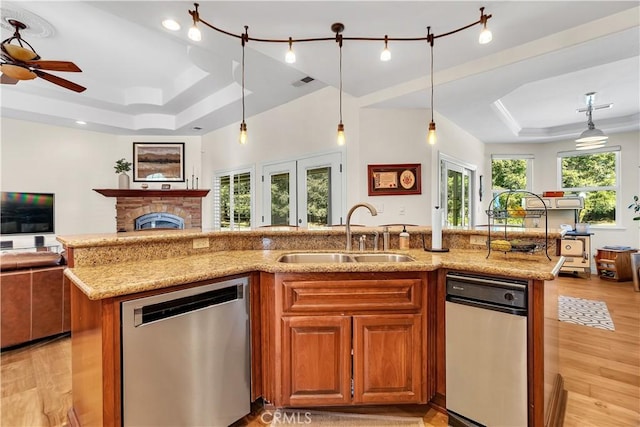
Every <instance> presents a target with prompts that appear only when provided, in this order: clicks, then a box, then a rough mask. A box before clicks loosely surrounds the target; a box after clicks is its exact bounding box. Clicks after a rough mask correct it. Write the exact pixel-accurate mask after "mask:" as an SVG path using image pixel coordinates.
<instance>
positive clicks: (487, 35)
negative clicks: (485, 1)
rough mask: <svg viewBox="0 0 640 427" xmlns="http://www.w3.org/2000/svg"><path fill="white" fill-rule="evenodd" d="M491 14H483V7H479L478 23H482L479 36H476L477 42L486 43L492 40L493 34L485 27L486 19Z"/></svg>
mask: <svg viewBox="0 0 640 427" xmlns="http://www.w3.org/2000/svg"><path fill="white" fill-rule="evenodd" d="M490 17H491V15H489V16H487V15H485V14H484V7H481V8H480V24H481V25H482V31H480V36H479V37H478V43H480V44H487V43H490V42H491V40H493V34H491V31H490V30H489V29H488V28H487V19H489V18H490Z"/></svg>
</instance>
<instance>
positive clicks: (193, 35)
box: [187, 3, 202, 42]
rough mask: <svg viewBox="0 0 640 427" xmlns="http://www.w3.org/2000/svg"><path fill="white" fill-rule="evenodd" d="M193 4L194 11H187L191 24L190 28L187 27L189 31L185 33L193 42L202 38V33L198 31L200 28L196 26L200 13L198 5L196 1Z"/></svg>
mask: <svg viewBox="0 0 640 427" xmlns="http://www.w3.org/2000/svg"><path fill="white" fill-rule="evenodd" d="M193 5H194V6H195V8H196V10H194V11H191V10H190V11H189V14H190V15H191V17H192V18H193V25H192V26H191V28H189V33H187V35H188V37H189V38H190V39H191V40H193V41H194V42H199V41H200V40H202V33H201V32H200V29H199V28H198V22H199V21H200V14H199V13H198V6H200V5H199V4H198V3H194V4H193Z"/></svg>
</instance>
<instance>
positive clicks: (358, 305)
mask: <svg viewBox="0 0 640 427" xmlns="http://www.w3.org/2000/svg"><path fill="white" fill-rule="evenodd" d="M282 284H283V288H284V292H283V299H284V301H283V311H284V312H285V313H286V312H289V313H306V312H318V311H340V312H345V311H349V312H353V311H362V310H367V311H368V310H415V309H419V308H420V301H421V292H422V281H421V280H420V279H417V278H416V279H393V280H388V279H387V280H370V279H367V280H357V279H356V280H327V281H324V280H317V281H316V280H314V281H287V280H285V281H283V283H282Z"/></svg>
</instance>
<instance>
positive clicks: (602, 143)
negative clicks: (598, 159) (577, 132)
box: [576, 141, 607, 150]
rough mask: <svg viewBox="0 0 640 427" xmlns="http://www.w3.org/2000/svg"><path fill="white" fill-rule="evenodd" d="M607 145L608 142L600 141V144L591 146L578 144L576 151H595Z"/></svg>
mask: <svg viewBox="0 0 640 427" xmlns="http://www.w3.org/2000/svg"><path fill="white" fill-rule="evenodd" d="M605 145H607V144H606V141H600V142H599V143H596V144H590V145H579V144H576V150H594V149H596V148H602V147H604V146H605Z"/></svg>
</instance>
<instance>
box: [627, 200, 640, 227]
mask: <svg viewBox="0 0 640 427" xmlns="http://www.w3.org/2000/svg"><path fill="white" fill-rule="evenodd" d="M628 209H633V212H634V213H635V214H638V213H640V201H639V199H638V196H633V203H631V204H630V205H629V206H628ZM633 220H634V221H640V216H635V217H633Z"/></svg>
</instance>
